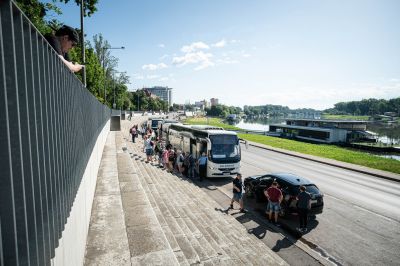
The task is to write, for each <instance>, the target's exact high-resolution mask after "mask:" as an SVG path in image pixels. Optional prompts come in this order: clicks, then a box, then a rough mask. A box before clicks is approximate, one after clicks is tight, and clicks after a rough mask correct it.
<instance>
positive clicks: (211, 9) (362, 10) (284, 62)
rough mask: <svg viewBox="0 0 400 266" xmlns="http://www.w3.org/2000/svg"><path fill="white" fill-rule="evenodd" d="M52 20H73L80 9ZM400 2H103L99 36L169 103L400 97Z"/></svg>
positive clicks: (136, 83)
mask: <svg viewBox="0 0 400 266" xmlns="http://www.w3.org/2000/svg"><path fill="white" fill-rule="evenodd" d="M58 6H59V7H60V8H61V9H62V11H63V13H64V14H63V15H62V16H59V17H58V19H59V20H61V21H64V22H65V23H66V24H69V25H71V26H74V27H79V26H80V24H79V23H80V22H79V7H78V6H76V5H75V4H74V3H72V2H70V3H68V4H61V3H59V4H58ZM399 10H400V1H397V0H393V1H389V0H374V1H372V0H360V1H355V0H348V1H336V0H335V1H334V0H332V1H328V0H327V1H321V0H314V1H312V0H310V1H301V0H298V1H294V0H293V1H278V0H276V1H269V0H257V1H256V0H254V1H239V0H218V1H216V0H202V1H195V0H168V1H166V0H158V1H156V0H146V1H144V0H143V1H138V0H118V1H117V0H115V1H105V0H99V4H98V12H96V13H95V14H94V15H92V17H88V18H86V20H85V24H86V25H85V27H86V33H87V38H88V39H90V40H91V39H92V36H93V35H95V34H98V33H102V34H103V36H104V37H105V39H107V40H108V41H109V42H110V43H111V45H112V46H125V47H126V49H125V50H112V54H113V55H114V56H116V57H117V58H119V60H120V61H119V67H118V68H119V69H118V71H127V73H128V75H129V76H130V77H131V84H129V85H128V87H129V89H131V90H135V89H137V88H141V87H143V86H156V85H161V86H168V87H172V88H173V101H174V102H177V103H184V102H187V101H190V102H191V103H194V101H198V100H201V99H207V100H209V99H210V98H212V97H214V98H219V100H220V102H221V103H223V104H227V105H235V106H243V105H263V104H279V105H286V106H289V107H291V108H308V107H309V108H316V109H325V108H330V107H333V104H335V103H337V102H340V101H352V100H361V99H364V98H379V99H380V98H383V99H390V98H395V97H399V96H400V16H399Z"/></svg>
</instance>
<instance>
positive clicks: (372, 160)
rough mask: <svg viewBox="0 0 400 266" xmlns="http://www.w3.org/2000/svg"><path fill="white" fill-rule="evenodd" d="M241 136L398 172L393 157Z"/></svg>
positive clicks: (277, 139)
mask: <svg viewBox="0 0 400 266" xmlns="http://www.w3.org/2000/svg"><path fill="white" fill-rule="evenodd" d="M238 135H239V136H240V137H241V138H243V139H246V140H249V141H253V142H257V143H261V144H265V145H269V146H271V147H274V148H280V149H285V150H289V151H295V152H300V153H304V154H309V155H314V156H319V157H323V158H329V159H334V160H338V161H342V162H347V163H352V164H357V165H362V166H366V167H370V168H374V169H379V170H384V171H388V172H392V173H397V174H400V162H399V161H397V160H395V159H388V158H382V157H378V156H374V155H370V154H368V153H364V152H359V151H354V150H350V149H346V148H341V147H337V146H333V145H328V144H311V143H304V142H300V141H295V140H289V139H283V138H276V137H270V136H262V135H253V134H238Z"/></svg>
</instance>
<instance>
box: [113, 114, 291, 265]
mask: <svg viewBox="0 0 400 266" xmlns="http://www.w3.org/2000/svg"><path fill="white" fill-rule="evenodd" d="M123 122H125V121H123ZM121 130H122V131H121V132H118V133H117V134H116V146H117V164H118V178H119V184H120V191H121V198H122V206H123V213H124V218H125V226H126V231H127V238H128V243H129V249H130V255H131V263H132V264H134V265H135V264H143V265H178V264H179V265H192V264H201V265H243V264H245V265H287V264H286V262H285V261H283V260H282V259H281V258H280V257H279V256H277V255H276V254H275V253H274V252H273V251H271V249H270V248H268V247H267V246H265V244H264V243H262V242H261V241H260V240H259V239H258V238H257V237H255V236H254V235H252V234H249V233H248V232H247V230H246V229H245V228H244V227H243V226H242V225H241V224H240V223H239V222H238V221H237V220H236V219H235V218H234V217H232V216H231V215H226V214H225V213H222V212H220V211H218V210H219V209H221V206H219V205H218V204H217V203H216V202H215V201H213V200H212V199H210V197H209V196H208V195H207V194H206V193H205V192H204V191H202V190H201V189H200V188H199V187H198V186H196V185H195V184H194V183H193V182H192V181H191V180H190V179H187V178H185V177H180V176H176V175H173V174H171V173H168V172H166V171H164V170H162V169H160V168H159V167H158V165H157V164H156V163H145V162H144V159H145V154H144V153H143V148H142V147H143V142H142V141H141V138H140V137H139V139H137V143H132V142H131V141H130V139H131V138H130V136H129V135H128V134H127V132H128V123H127V122H125V123H123V124H122V129H121ZM125 132H126V133H125Z"/></svg>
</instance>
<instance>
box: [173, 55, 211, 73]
mask: <svg viewBox="0 0 400 266" xmlns="http://www.w3.org/2000/svg"><path fill="white" fill-rule="evenodd" d="M212 57H213V55H212V54H211V53H204V52H203V51H198V52H191V53H186V54H185V55H183V56H176V57H174V58H173V59H172V63H173V64H174V65H177V66H184V65H187V64H198V66H197V67H196V68H195V70H200V69H204V68H207V67H209V66H213V65H214V63H213V62H212V61H211V58H212Z"/></svg>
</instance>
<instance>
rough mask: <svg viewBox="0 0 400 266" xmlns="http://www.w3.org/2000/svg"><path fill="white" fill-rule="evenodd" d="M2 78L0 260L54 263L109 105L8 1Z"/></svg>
mask: <svg viewBox="0 0 400 266" xmlns="http://www.w3.org/2000/svg"><path fill="white" fill-rule="evenodd" d="M0 84H1V85H0V101H1V102H0V145H1V146H0V264H1V265H29V264H30V265H49V264H50V260H51V258H53V257H54V252H55V248H56V247H57V246H58V245H59V243H58V242H59V239H60V237H61V233H62V231H63V230H64V227H65V224H66V221H67V218H68V216H69V213H70V210H71V206H72V204H73V201H74V197H75V195H76V193H77V189H78V187H79V184H80V181H81V177H82V175H83V172H84V170H85V168H86V164H87V162H88V159H89V156H90V154H91V152H92V149H93V147H94V144H95V142H96V139H97V136H98V135H99V133H100V131H101V130H102V129H103V127H104V125H105V124H106V123H107V121H108V120H109V118H110V114H111V111H110V109H109V108H107V107H105V106H103V105H102V104H100V103H99V102H98V101H97V100H96V99H95V98H94V97H93V96H92V95H91V93H90V92H88V91H87V90H86V89H85V88H84V86H83V85H82V83H81V82H80V81H79V80H78V79H77V78H76V76H75V75H74V74H73V73H71V71H69V69H68V68H67V67H66V66H64V64H63V63H62V62H61V60H60V59H59V58H58V56H57V54H56V53H55V51H54V50H53V49H52V48H51V47H50V46H49V45H48V43H47V42H46V41H45V39H44V38H43V36H42V35H40V33H38V31H37V30H36V29H35V28H34V26H33V25H32V24H31V23H30V22H29V21H28V19H27V18H26V17H25V16H24V14H23V13H22V12H21V11H20V10H19V9H18V8H17V7H16V6H15V4H14V3H12V2H11V1H9V0H0Z"/></svg>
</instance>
